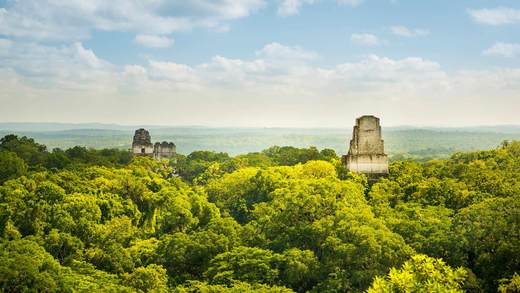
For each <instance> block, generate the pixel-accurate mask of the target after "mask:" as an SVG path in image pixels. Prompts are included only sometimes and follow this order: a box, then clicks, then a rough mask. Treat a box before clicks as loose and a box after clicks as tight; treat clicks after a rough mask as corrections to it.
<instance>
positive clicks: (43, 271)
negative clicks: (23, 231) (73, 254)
mask: <svg viewBox="0 0 520 293" xmlns="http://www.w3.org/2000/svg"><path fill="white" fill-rule="evenodd" d="M60 270H61V268H60V265H59V263H58V262H57V261H56V260H54V258H53V257H52V256H51V255H50V254H48V253H47V252H46V251H45V249H43V248H42V247H40V246H39V245H38V244H37V243H35V242H32V241H29V240H14V241H8V242H4V243H1V244H0V288H1V289H2V291H5V292H38V291H51V292H52V291H57V290H59V288H60V287H61V286H62V283H61V282H62V280H61V272H60Z"/></svg>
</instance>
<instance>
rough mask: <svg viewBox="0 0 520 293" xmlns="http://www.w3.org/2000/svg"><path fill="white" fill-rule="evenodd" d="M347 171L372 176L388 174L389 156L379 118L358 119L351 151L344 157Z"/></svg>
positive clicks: (364, 117) (353, 133) (351, 142)
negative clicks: (386, 151) (386, 152)
mask: <svg viewBox="0 0 520 293" xmlns="http://www.w3.org/2000/svg"><path fill="white" fill-rule="evenodd" d="M343 163H344V164H345V165H346V166H347V169H348V170H350V171H353V172H356V173H364V174H367V175H369V177H370V176H376V177H377V176H381V175H386V174H388V156H387V155H386V154H385V149H384V141H383V139H382V137H381V126H380V124H379V118H377V117H375V116H371V115H365V116H362V117H359V118H357V119H356V125H355V126H354V130H353V132H352V140H351V141H350V149H349V151H348V154H347V155H345V156H343Z"/></svg>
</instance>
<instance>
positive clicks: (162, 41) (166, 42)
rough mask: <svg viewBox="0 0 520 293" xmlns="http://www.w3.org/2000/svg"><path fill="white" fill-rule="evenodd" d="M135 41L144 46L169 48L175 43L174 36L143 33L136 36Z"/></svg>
mask: <svg viewBox="0 0 520 293" xmlns="http://www.w3.org/2000/svg"><path fill="white" fill-rule="evenodd" d="M134 41H135V42H136V43H138V44H140V45H142V46H145V47H149V48H168V47H171V46H172V45H173V43H174V40H173V38H169V37H165V36H156V35H143V34H139V35H137V36H135V39H134Z"/></svg>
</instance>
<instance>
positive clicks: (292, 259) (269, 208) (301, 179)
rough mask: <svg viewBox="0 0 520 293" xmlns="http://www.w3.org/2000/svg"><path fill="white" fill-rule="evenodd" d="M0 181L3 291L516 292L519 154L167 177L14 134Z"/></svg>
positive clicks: (297, 160) (293, 156)
mask: <svg viewBox="0 0 520 293" xmlns="http://www.w3.org/2000/svg"><path fill="white" fill-rule="evenodd" d="M0 167H1V168H0V288H1V289H0V290H2V291H6V292H13V291H15V292H18V291H29V292H30V291H32V292H37V291H42V290H43V291H49V292H61V291H100V290H103V291H113V292H168V291H173V292H244V291H247V292H364V291H368V292H426V291H428V292H460V291H472V292H480V291H485V292H495V291H497V290H499V291H500V292H514V291H515V290H518V284H519V281H518V273H519V272H520V257H519V256H520V234H519V233H520V232H519V231H520V197H519V196H520V142H506V143H503V144H502V145H500V146H499V147H497V148H496V149H493V150H487V151H477V152H470V153H456V154H454V155H453V156H452V157H451V158H449V159H445V160H430V161H427V162H416V161H409V160H403V161H395V162H393V163H391V165H390V174H389V175H388V176H387V177H386V178H382V179H380V180H379V181H378V182H376V183H374V184H368V181H367V178H366V177H365V176H364V175H361V174H353V173H348V172H347V170H346V169H345V168H344V166H343V165H342V164H341V162H340V160H339V158H338V156H337V155H336V154H335V153H334V152H333V151H331V150H327V149H325V150H321V151H320V150H317V149H316V148H312V147H311V148H307V149H298V148H294V147H272V148H269V149H267V150H265V151H262V152H257V153H250V154H244V155H239V156H236V157H231V156H229V155H227V154H225V153H216V152H211V151H198V152H194V153H191V154H189V155H187V156H183V155H178V156H177V158H176V159H175V160H171V161H170V166H165V165H164V164H162V163H159V162H156V161H154V160H152V159H150V158H143V157H135V158H131V156H130V155H129V154H128V153H127V152H125V151H118V150H90V149H85V148H82V147H74V148H71V149H68V150H53V151H51V152H49V151H48V150H47V149H46V148H45V146H43V145H40V144H38V143H37V142H35V141H34V140H32V139H30V138H26V137H22V138H19V137H17V136H14V135H9V136H6V137H4V138H3V139H1V140H0ZM170 167H173V168H175V169H176V170H177V174H178V176H174V177H171V176H166V175H167V174H168V172H169V171H168V170H169V168H170Z"/></svg>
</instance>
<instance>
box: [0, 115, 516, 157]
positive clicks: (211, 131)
mask: <svg viewBox="0 0 520 293" xmlns="http://www.w3.org/2000/svg"><path fill="white" fill-rule="evenodd" d="M139 127H143V126H126V125H116V124H97V123H91V124H63V123H0V136H2V137H3V136H4V135H6V134H9V133H15V134H17V135H25V136H29V137H32V138H34V139H36V140H37V141H39V142H40V143H43V144H45V145H47V146H48V148H50V149H52V148H56V147H59V148H69V147H72V146H76V145H81V146H87V147H92V148H121V149H127V148H129V147H130V144H131V143H132V136H133V132H134V130H135V129H137V128H139ZM144 127H145V128H147V129H149V130H150V134H151V135H152V140H153V141H163V140H168V141H174V142H175V143H176V145H177V148H178V152H180V153H184V154H187V153H190V152H192V151H194V150H214V151H222V152H228V153H230V154H232V155H235V154H240V153H247V152H254V151H260V150H262V149H265V148H267V147H269V146H273V145H280V146H283V145H291V146H296V147H309V146H316V147H318V148H320V149H322V148H331V149H334V150H335V151H336V152H337V153H338V154H344V153H345V152H346V151H347V142H348V141H349V140H350V136H351V135H352V128H343V129H342V128H222V127H221V128H213V127H200V126H185V127H168V126H144ZM383 138H384V140H385V148H386V152H387V153H388V154H389V155H391V156H395V155H406V156H409V157H414V158H425V157H426V158H427V157H446V156H448V155H450V154H452V153H454V152H456V151H466V150H478V149H490V148H494V147H496V146H497V145H498V144H500V143H501V142H502V141H504V140H520V126H515V125H505V126H479V127H459V128H446V127H422V128H418V127H410V126H400V127H383Z"/></svg>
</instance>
